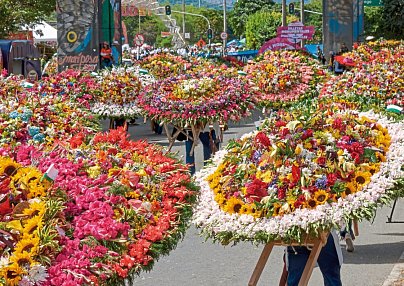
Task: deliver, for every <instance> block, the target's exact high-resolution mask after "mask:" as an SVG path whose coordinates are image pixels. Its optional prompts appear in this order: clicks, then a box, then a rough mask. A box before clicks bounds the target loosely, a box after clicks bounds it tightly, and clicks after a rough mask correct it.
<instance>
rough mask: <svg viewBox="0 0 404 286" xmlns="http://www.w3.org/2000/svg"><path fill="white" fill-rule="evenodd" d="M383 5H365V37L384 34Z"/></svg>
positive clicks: (377, 36)
mask: <svg viewBox="0 0 404 286" xmlns="http://www.w3.org/2000/svg"><path fill="white" fill-rule="evenodd" d="M382 13H383V7H365V19H364V21H365V28H364V30H365V37H367V36H373V37H376V38H379V37H382V36H383V31H382V26H383V18H382V17H380V15H382Z"/></svg>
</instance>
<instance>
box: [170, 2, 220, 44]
mask: <svg viewBox="0 0 404 286" xmlns="http://www.w3.org/2000/svg"><path fill="white" fill-rule="evenodd" d="M171 10H172V11H173V10H174V11H182V6H181V5H175V6H173V7H172V9H171ZM185 11H186V12H188V13H193V14H199V15H203V16H205V17H206V18H208V20H209V22H210V25H211V28H212V30H213V35H214V38H213V39H212V41H214V40H219V39H220V37H219V36H220V33H221V32H222V31H223V12H222V11H219V10H214V9H208V8H204V7H201V8H198V7H195V6H191V5H187V6H186V7H185ZM171 16H172V17H174V18H175V20H176V21H177V26H179V27H181V29H182V19H183V17H182V14H181V13H176V12H173V13H172V15H171ZM207 30H208V23H207V22H206V20H205V19H203V18H202V17H198V16H192V15H185V32H187V33H191V38H190V39H189V40H188V42H189V43H191V44H194V43H196V42H197V41H198V40H199V39H200V38H203V39H204V40H205V41H206V42H208V38H207V34H206V33H207Z"/></svg>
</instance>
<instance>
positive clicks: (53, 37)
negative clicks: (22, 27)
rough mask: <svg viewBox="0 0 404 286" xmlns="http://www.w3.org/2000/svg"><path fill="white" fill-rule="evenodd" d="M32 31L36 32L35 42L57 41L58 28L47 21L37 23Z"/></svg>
mask: <svg viewBox="0 0 404 286" xmlns="http://www.w3.org/2000/svg"><path fill="white" fill-rule="evenodd" d="M32 31H33V34H34V43H38V42H57V39H58V32H57V30H56V29H55V28H53V27H52V26H51V25H49V24H48V23H46V22H41V23H40V24H37V25H35V27H34V28H33V29H32Z"/></svg>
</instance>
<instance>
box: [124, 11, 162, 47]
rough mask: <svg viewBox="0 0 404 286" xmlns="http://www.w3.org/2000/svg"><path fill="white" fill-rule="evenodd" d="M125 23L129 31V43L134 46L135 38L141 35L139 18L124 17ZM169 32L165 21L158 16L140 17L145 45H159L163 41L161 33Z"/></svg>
mask: <svg viewBox="0 0 404 286" xmlns="http://www.w3.org/2000/svg"><path fill="white" fill-rule="evenodd" d="M123 21H124V23H125V25H126V29H127V31H128V42H129V43H130V44H131V45H132V43H133V38H134V37H135V35H136V34H137V33H139V18H138V16H128V17H123ZM163 31H165V32H167V31H168V28H167V27H166V26H165V25H164V23H163V21H162V20H161V19H160V18H159V17H158V16H156V15H150V16H142V17H140V33H141V34H142V35H143V36H144V37H145V43H147V44H149V45H154V44H156V45H158V43H159V42H160V41H161V39H162V38H161V32H163Z"/></svg>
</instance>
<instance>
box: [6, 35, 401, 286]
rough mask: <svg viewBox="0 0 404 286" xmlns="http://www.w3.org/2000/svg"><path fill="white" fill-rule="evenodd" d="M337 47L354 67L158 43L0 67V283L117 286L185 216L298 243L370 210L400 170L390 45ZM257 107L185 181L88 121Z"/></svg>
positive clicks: (173, 119)
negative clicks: (40, 72) (137, 55)
mask: <svg viewBox="0 0 404 286" xmlns="http://www.w3.org/2000/svg"><path fill="white" fill-rule="evenodd" d="M344 56H345V57H346V58H349V59H350V61H351V62H354V63H355V66H354V67H353V68H352V69H350V70H349V71H346V72H345V73H343V74H342V75H338V76H335V75H333V74H330V73H329V72H328V71H326V70H325V69H324V68H323V66H322V65H321V63H319V62H317V61H316V60H314V59H311V58H310V57H309V56H308V55H306V54H304V53H302V52H297V51H276V52H268V53H266V54H264V55H262V56H261V57H259V58H257V59H256V60H255V61H251V62H249V63H248V64H247V65H245V66H243V67H240V66H239V65H235V63H232V62H230V61H221V62H217V61H216V62H211V61H209V60H206V59H197V58H192V57H190V58H187V59H183V58H181V57H179V56H173V55H170V54H168V53H161V54H154V55H151V56H148V57H146V58H144V59H142V60H141V61H139V62H137V63H136V64H137V65H136V66H134V67H125V68H124V67H114V68H112V69H106V70H103V71H101V72H99V73H93V74H90V73H85V72H81V71H76V70H66V71H63V72H61V73H57V72H56V71H55V72H53V73H49V75H48V76H47V77H44V78H42V79H41V80H40V81H38V82H33V83H31V82H26V81H25V80H24V79H22V78H19V77H17V76H14V75H9V76H8V75H6V74H5V73H3V75H2V76H1V77H0V111H1V112H0V253H1V258H0V273H1V275H0V284H4V285H11V286H14V285H24V286H25V285H44V286H48V285H49V286H50V285H57V286H59V285H124V283H125V281H128V280H129V281H132V280H133V279H136V274H138V273H139V272H140V271H143V270H148V269H151V267H152V265H153V262H154V261H155V260H156V259H158V257H159V256H160V255H165V254H168V253H169V251H170V250H172V249H173V248H175V246H176V244H177V243H178V241H179V240H180V239H181V238H182V237H183V235H184V233H185V231H186V229H187V226H188V224H189V222H190V221H191V219H192V221H193V222H194V223H195V224H196V226H197V227H199V228H200V229H201V233H202V234H204V235H205V236H206V237H209V238H212V239H213V240H215V241H219V242H220V243H222V244H229V243H237V242H238V241H245V240H249V241H253V242H256V243H268V242H270V241H273V240H278V239H282V240H284V241H292V240H293V241H298V242H299V241H302V239H303V237H304V236H305V235H311V236H316V235H318V234H319V233H320V232H322V231H329V230H331V229H332V228H338V227H341V225H342V224H343V223H344V221H346V220H349V219H357V220H361V219H370V218H372V216H373V215H374V213H375V211H376V209H377V207H378V206H379V205H380V204H386V203H388V202H389V201H391V200H392V199H393V198H395V197H396V196H397V195H400V194H398V191H397V188H396V187H395V186H396V184H397V183H398V182H400V180H403V178H404V171H403V170H402V166H403V165H404V121H403V119H404V116H403V114H402V113H400V111H401V110H402V107H403V92H404V77H403V73H402V70H403V64H404V61H403V59H404V43H403V42H398V41H383V40H382V41H377V42H371V43H367V44H366V45H359V46H355V47H354V49H353V51H352V52H349V53H346V54H345V55H344ZM256 108H257V109H261V110H262V111H263V112H264V114H265V115H267V116H268V118H267V119H265V120H264V121H263V122H262V123H261V125H260V126H259V127H258V128H257V130H256V131H253V132H251V133H248V134H245V135H243V136H242V137H241V138H240V139H238V140H233V141H231V142H230V143H229V144H228V145H227V146H225V147H224V148H223V150H221V151H219V152H217V153H216V155H215V156H214V157H213V158H212V160H211V161H210V162H209V164H208V165H207V166H206V167H204V168H203V169H202V170H200V171H199V172H197V173H196V174H195V176H191V174H190V172H189V166H187V165H185V164H183V163H182V160H181V158H177V157H176V156H175V155H174V154H171V153H168V152H167V151H166V150H165V149H164V148H163V147H159V146H157V145H152V144H149V143H147V142H145V141H132V140H130V139H129V135H128V134H127V133H126V130H125V129H124V128H117V129H112V130H110V131H108V132H104V133H102V132H100V119H105V118H110V119H117V118H124V119H133V118H137V117H148V118H150V119H152V120H155V121H157V122H164V123H172V124H174V125H175V126H179V127H181V128H187V127H188V126H190V125H198V124H201V125H206V124H211V123H212V122H228V121H240V120H242V119H244V118H246V117H248V116H250V115H251V113H252V111H253V110H254V109H256ZM388 110H393V111H394V112H390V111H388ZM401 195H402V194H401Z"/></svg>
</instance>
